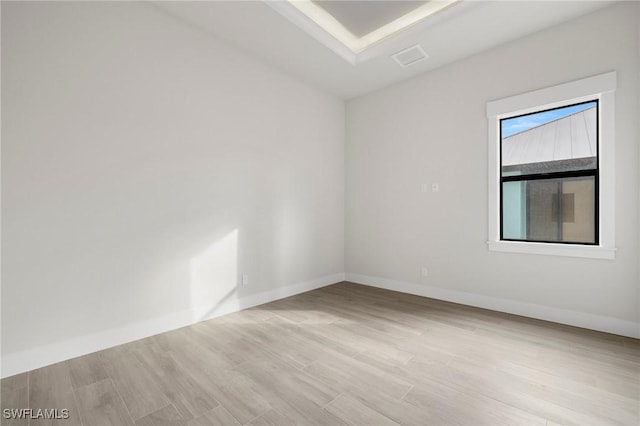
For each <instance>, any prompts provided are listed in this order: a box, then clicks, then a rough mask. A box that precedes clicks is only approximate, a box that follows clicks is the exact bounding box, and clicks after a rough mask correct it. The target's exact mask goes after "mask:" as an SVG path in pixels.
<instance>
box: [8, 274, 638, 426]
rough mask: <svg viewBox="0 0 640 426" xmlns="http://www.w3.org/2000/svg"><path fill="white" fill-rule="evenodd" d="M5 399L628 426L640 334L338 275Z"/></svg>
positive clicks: (163, 410)
mask: <svg viewBox="0 0 640 426" xmlns="http://www.w3.org/2000/svg"><path fill="white" fill-rule="evenodd" d="M2 407H3V408H7V407H10V408H26V407H31V408H34V409H35V408H60V409H61V408H67V409H69V410H70V418H69V419H68V420H64V421H58V423H55V422H54V423H53V424H61V425H84V426H98V425H138V426H143V425H145V426H146V425H189V426H193V425H239V424H248V425H254V426H257V425H291V424H304V425H343V424H355V425H396V424H404V425H450V424H451V425H452V424H456V425H502V424H509V425H511V424H514V425H515V424H519V425H555V424H579V425H615V424H625V425H635V426H637V425H638V424H640V341H638V340H634V339H629V338H623V337H619V336H614V335H609V334H605V333H598V332H593V331H588V330H583V329H577V328H573V327H568V326H562V325H558V324H553V323H548V322H544V321H537V320H531V319H526V318H522V317H517V316H513V315H507V314H501V313H497V312H492V311H487V310H483V309H477V308H470V307H466V306H462V305H456V304H452V303H446V302H440V301H435V300H432V299H427V298H422V297H417V296H410V295H406V294H401V293H395V292H391V291H386V290H380V289H375V288H370V287H365V286H360V285H356V284H350V283H340V284H336V285H333V286H329V287H325V288H322V289H319V290H316V291H312V292H309V293H305V294H302V295H298V296H294V297H290V298H288V299H283V300H280V301H277V302H273V303H269V304H266V305H262V306H259V307H255V308H252V309H248V310H245V311H242V312H238V313H235V314H231V315H227V316H224V317H221V318H217V319H214V320H210V321H207V322H202V323H199V324H196V325H193V326H190V327H185V328H182V329H179V330H175V331H172V332H168V333H164V334H161V335H157V336H154V337H150V338H147V339H143V340H140V341H136V342H133V343H129V344H126V345H122V346H118V347H115V348H111V349H107V350H104V351H101V352H97V353H94V354H90V355H87V356H83V357H80V358H75V359H72V360H69V361H65V362H61V363H58V364H55V365H51V366H48V367H45V368H41V369H38V370H34V371H31V372H28V373H24V374H19V375H16V376H13V377H9V378H6V379H4V380H2ZM2 424H3V425H4V424H7V425H13V424H22V425H26V424H28V423H27V422H26V421H7V420H3V423H2ZM31 424H32V425H40V424H51V423H50V422H45V421H40V420H37V421H34V420H32V421H31Z"/></svg>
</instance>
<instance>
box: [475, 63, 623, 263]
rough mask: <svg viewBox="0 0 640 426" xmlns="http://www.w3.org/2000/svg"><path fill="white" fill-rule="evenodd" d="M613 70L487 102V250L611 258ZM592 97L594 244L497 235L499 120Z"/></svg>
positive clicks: (613, 253)
mask: <svg viewBox="0 0 640 426" xmlns="http://www.w3.org/2000/svg"><path fill="white" fill-rule="evenodd" d="M616 81H617V75H616V72H615V71H612V72H608V73H605V74H600V75H597V76H593V77H588V78H584V79H581V80H576V81H572V82H569V83H565V84H560V85H557V86H553V87H547V88H544V89H540V90H535V91H532V92H527V93H523V94H520V95H515V96H510V97H507V98H503V99H498V100H495V101H491V102H488V103H487V119H488V144H489V146H488V148H489V149H488V165H489V170H488V178H489V181H488V199H489V205H488V207H489V209H488V210H489V211H488V213H489V218H488V219H489V223H488V241H487V245H488V249H489V250H490V251H500V252H511V253H530V254H543V255H554V256H572V257H585V258H597V259H614V258H615V252H616V248H615V169H614V165H615V123H614V106H615V90H616ZM592 100H598V104H599V105H598V108H599V111H598V116H599V122H598V133H599V134H598V148H597V149H598V163H599V171H598V173H599V182H598V186H599V190H598V194H597V195H598V200H597V201H598V209H597V210H598V213H599V214H598V218H597V221H598V222H597V224H596V225H597V229H598V232H599V235H598V244H596V245H585V244H577V243H546V242H529V241H511V240H501V239H500V215H501V209H500V200H501V197H500V191H501V188H500V187H501V179H500V178H501V173H500V155H501V141H500V119H502V118H507V117H513V116H517V115H524V114H530V113H534V112H537V111H541V110H544V109H553V108H558V107H562V106H566V105H569V104H574V103H582V102H587V101H592Z"/></svg>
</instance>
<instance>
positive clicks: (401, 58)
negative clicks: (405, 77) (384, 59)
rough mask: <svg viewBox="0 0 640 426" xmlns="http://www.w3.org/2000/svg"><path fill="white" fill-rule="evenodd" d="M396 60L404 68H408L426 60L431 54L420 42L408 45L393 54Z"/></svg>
mask: <svg viewBox="0 0 640 426" xmlns="http://www.w3.org/2000/svg"><path fill="white" fill-rule="evenodd" d="M391 57H392V58H393V60H394V61H396V62H397V63H398V65H400V66H401V67H402V68H406V67H408V66H411V65H413V64H417V63H418V62H420V61H424V60H425V59H427V58H428V57H429V56H428V55H427V54H426V53H425V52H424V50H422V47H420V45H419V44H416V45H415V46H411V47H408V48H406V49H404V50H401V51H399V52H396V53H394V54H393V55H391Z"/></svg>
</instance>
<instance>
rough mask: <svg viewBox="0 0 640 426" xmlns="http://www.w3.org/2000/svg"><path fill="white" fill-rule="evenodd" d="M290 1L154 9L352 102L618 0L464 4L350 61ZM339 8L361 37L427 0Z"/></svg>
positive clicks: (335, 9) (169, 4)
mask: <svg viewBox="0 0 640 426" xmlns="http://www.w3.org/2000/svg"><path fill="white" fill-rule="evenodd" d="M285 3H288V2H284V1H276V2H271V1H175V2H174V1H158V2H155V3H154V4H155V5H156V6H157V7H159V8H161V9H163V10H164V11H166V12H168V13H169V14H171V15H173V16H175V17H177V18H179V19H181V20H183V21H185V22H186V23H188V24H190V25H193V26H195V27H198V28H200V29H201V30H203V31H205V32H207V33H209V34H210V35H212V36H215V37H217V38H220V39H223V40H224V41H226V42H227V43H229V44H231V45H232V46H234V47H236V48H238V49H240V50H243V51H245V52H246V53H248V54H250V55H252V56H256V57H258V58H259V59H260V60H262V61H264V62H267V63H269V64H271V65H273V66H275V67H276V68H279V69H281V70H283V71H285V72H287V73H289V74H292V75H294V76H296V77H298V78H300V79H302V80H304V81H306V82H308V83H310V84H312V85H314V86H316V87H319V88H321V89H324V90H326V91H328V92H330V93H332V94H334V95H336V96H338V97H340V98H343V99H351V98H354V97H357V96H360V95H363V94H366V93H369V92H371V91H374V90H378V89H381V88H383V87H385V86H388V85H391V84H394V83H397V82H400V81H402V80H406V79H408V78H411V77H414V76H416V75H418V74H422V73H424V72H427V71H430V70H433V69H435V68H438V67H441V66H443V65H446V64H448V63H451V62H453V61H456V60H459V59H462V58H465V57H468V56H471V55H474V54H476V53H479V52H481V51H483V50H487V49H489V48H491V47H494V46H497V45H500V44H503V43H506V42H509V41H511V40H515V39H517V38H520V37H523V36H526V35H528V34H531V33H534V32H536V31H540V30H542V29H544V28H547V27H550V26H553V25H557V24H559V23H562V22H564V21H567V20H569V19H572V18H575V17H577V16H580V15H583V14H586V13H589V12H592V11H594V10H597V9H599V8H602V7H604V6H607V5H609V4H611V1H584V2H583V1H497V2H489V1H469V0H467V1H462V2H459V3H455V4H454V6H452V7H448V8H447V9H445V10H442V11H440V12H438V13H436V14H434V15H432V16H430V17H428V18H426V19H424V20H423V21H421V22H420V23H419V25H418V24H415V25H412V26H410V27H408V28H407V29H406V30H404V31H401V32H399V33H396V34H394V35H393V36H391V37H387V38H385V39H384V40H382V41H380V42H378V43H376V44H375V45H374V46H372V47H371V48H368V49H366V50H365V51H364V52H362V53H360V54H358V55H357V57H356V56H350V55H353V52H350V51H349V50H348V49H346V48H344V49H343V50H342V51H341V50H340V46H339V45H338V44H337V43H336V39H335V38H333V37H331V36H330V35H328V34H327V33H326V32H324V31H323V30H322V29H321V28H319V27H317V28H314V25H313V23H312V22H311V21H309V22H307V23H305V24H304V25H301V24H300V22H299V21H298V22H296V20H295V19H291V16H286V15H287V13H288V12H286V11H285V12H283V9H282V6H283V4H285ZM313 3H318V2H316V1H314V2H313ZM319 3H323V2H319ZM330 3H333V2H330ZM335 3H345V4H344V5H342V6H340V5H338V6H336V5H335V4H332V5H330V4H324V5H322V7H323V8H324V10H326V11H328V12H330V13H331V14H332V15H333V16H334V17H336V19H338V18H337V17H339V18H340V20H341V23H342V25H344V26H345V27H346V28H348V29H349V30H350V31H352V32H355V33H358V34H361V33H365V32H367V31H370V29H371V28H374V29H375V28H377V27H379V26H380V25H384V24H385V21H387V22H388V20H389V19H395V18H394V16H398V15H402V14H403V12H410V11H411V10H413V9H416V8H419V7H420V6H421V3H426V2H414V1H411V2H404V1H382V2H376V1H367V2H364V1H347V0H343V1H339V2H335ZM349 3H351V4H349ZM375 3H381V4H385V5H384V6H382V5H376V4H375ZM393 3H400V4H393ZM402 3H407V4H402ZM365 9H368V11H367V12H364V11H363V10H365ZM310 22H311V24H310ZM416 44H419V45H420V46H421V47H422V48H423V49H424V51H425V52H426V53H427V55H428V59H427V60H422V61H419V62H416V64H415V65H412V66H410V67H407V68H402V67H400V66H399V65H398V64H397V63H396V62H395V61H394V60H393V59H392V58H391V55H392V54H393V53H396V52H398V51H401V50H403V49H406V48H408V47H411V46H413V45H416Z"/></svg>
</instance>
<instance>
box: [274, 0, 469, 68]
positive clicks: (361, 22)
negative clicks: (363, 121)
mask: <svg viewBox="0 0 640 426" xmlns="http://www.w3.org/2000/svg"><path fill="white" fill-rule="evenodd" d="M265 1H267V0H265ZM461 1H462V0H432V1H400V0H395V1H390V0H386V1H385V0H382V1H351V0H342V1H327V0H313V1H312V0H286V1H267V4H269V5H270V6H271V7H273V8H274V9H276V10H277V11H278V12H280V13H281V14H282V15H284V16H285V17H286V18H288V19H289V20H291V21H292V22H293V23H295V24H296V25H298V26H299V27H300V28H302V29H303V30H305V31H307V32H308V33H309V34H310V35H312V36H313V37H315V38H316V39H317V40H318V41H320V42H322V43H323V44H325V45H326V46H327V47H329V48H330V49H332V50H333V51H334V52H335V53H337V54H339V55H340V56H342V57H343V58H344V59H346V60H347V61H349V62H350V63H351V64H353V65H355V64H357V63H358V62H361V61H362V59H363V58H365V57H366V58H367V59H368V58H370V57H371V55H365V51H367V50H369V49H370V48H371V47H373V46H374V45H376V44H379V43H380V42H382V41H383V40H386V39H389V38H391V37H393V36H395V35H398V34H399V33H401V32H403V31H404V30H405V29H407V28H408V27H411V26H413V25H414V24H417V23H419V22H423V21H425V20H427V18H429V17H431V16H433V15H434V14H436V13H438V12H440V11H442V10H444V9H447V8H449V7H450V6H452V5H454V4H456V3H460V2H461ZM381 53H382V52H380V54H381Z"/></svg>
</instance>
